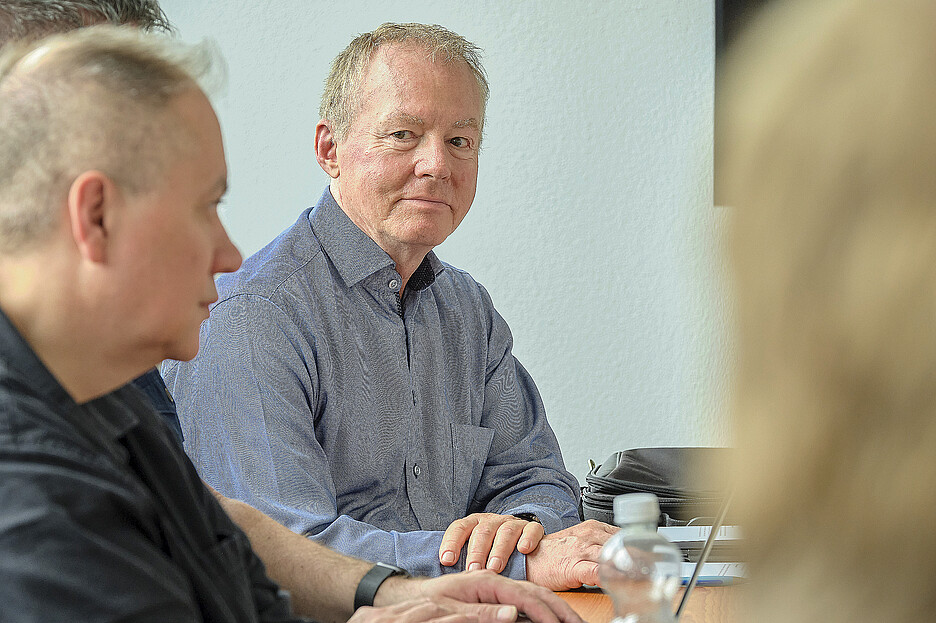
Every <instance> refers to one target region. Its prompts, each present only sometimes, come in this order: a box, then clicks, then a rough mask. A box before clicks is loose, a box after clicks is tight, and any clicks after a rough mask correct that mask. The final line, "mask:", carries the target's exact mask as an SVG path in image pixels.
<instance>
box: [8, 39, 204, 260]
mask: <svg viewBox="0 0 936 623" xmlns="http://www.w3.org/2000/svg"><path fill="white" fill-rule="evenodd" d="M213 54H214V52H213V50H212V49H211V48H210V47H206V46H198V47H189V46H185V45H183V44H181V43H179V42H178V41H175V40H171V39H169V38H167V37H163V36H158V35H147V34H144V33H141V32H140V31H139V30H138V29H136V28H129V27H116V26H92V27H89V28H83V29H80V30H76V31H74V32H71V33H67V34H62V35H54V36H52V37H50V38H48V39H44V40H41V41H38V42H35V43H31V44H17V45H11V46H9V48H7V49H6V50H5V51H4V53H3V54H2V55H0V251H6V252H10V251H15V250H17V249H19V248H21V247H23V246H24V245H26V244H28V243H30V242H32V241H35V240H38V239H40V238H42V236H43V235H45V234H47V233H49V232H50V231H51V230H52V229H53V228H54V226H55V225H56V223H57V221H58V218H59V214H60V212H61V208H62V205H63V202H64V201H65V197H67V193H68V189H69V187H70V186H71V183H72V182H73V181H74V180H75V178H76V177H77V176H78V175H80V174H81V173H82V172H84V171H89V170H97V171H101V172H102V173H104V174H105V175H107V176H108V177H110V178H111V179H112V180H114V182H115V183H116V184H117V185H118V186H119V187H120V188H121V190H122V191H123V192H126V193H128V194H135V193H141V192H146V191H149V190H151V189H152V188H153V187H154V186H155V184H156V182H157V178H158V176H159V175H160V174H161V173H162V172H163V171H164V169H165V168H166V166H167V165H168V164H169V163H170V162H171V159H172V157H173V156H177V155H178V152H179V150H180V149H183V148H186V147H187V146H188V145H189V144H188V143H187V142H186V138H185V134H186V132H185V131H184V129H183V128H180V127H179V125H178V119H177V118H176V117H175V116H174V115H171V114H170V113H169V111H168V110H167V106H168V105H169V104H170V103H171V100H172V99H173V98H174V97H175V96H177V95H179V94H181V93H185V92H188V91H190V90H192V89H197V88H198V86H197V80H198V79H199V78H201V77H202V76H204V75H205V74H206V72H208V71H209V70H210V69H211V68H212V67H213V66H214V65H215V63H214V56H213Z"/></svg>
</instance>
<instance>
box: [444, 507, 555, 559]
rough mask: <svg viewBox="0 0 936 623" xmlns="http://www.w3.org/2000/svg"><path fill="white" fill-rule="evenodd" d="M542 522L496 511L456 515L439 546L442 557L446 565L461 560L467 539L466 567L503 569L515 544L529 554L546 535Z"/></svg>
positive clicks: (515, 546) (518, 548) (521, 550)
mask: <svg viewBox="0 0 936 623" xmlns="http://www.w3.org/2000/svg"><path fill="white" fill-rule="evenodd" d="M543 534H544V530H543V526H542V525H540V524H538V523H536V522H534V521H526V520H524V519H520V518H518V517H514V516H513V515H498V514H496V513H472V514H471V515H468V516H467V517H464V518H462V519H456V520H455V521H453V522H452V523H451V524H449V527H448V528H446V530H445V534H443V535H442V545H441V547H439V561H440V562H441V563H442V564H443V565H445V566H446V567H451V566H452V565H454V564H455V563H456V562H458V556H459V553H460V552H461V550H462V546H463V545H464V544H465V541H467V542H468V550H467V552H466V553H465V569H466V570H468V571H474V570H476V569H490V570H491V571H496V572H497V573H500V572H501V571H503V570H504V567H506V566H507V559H508V558H509V557H510V555H511V554H512V553H513V551H514V548H516V549H517V551H518V552H520V553H521V554H529V553H530V552H532V551H533V550H535V549H536V546H537V545H539V542H540V539H542V538H543Z"/></svg>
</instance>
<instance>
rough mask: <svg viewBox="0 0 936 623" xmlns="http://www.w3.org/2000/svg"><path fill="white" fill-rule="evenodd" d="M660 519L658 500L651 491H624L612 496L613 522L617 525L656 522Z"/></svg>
mask: <svg viewBox="0 0 936 623" xmlns="http://www.w3.org/2000/svg"><path fill="white" fill-rule="evenodd" d="M659 519H660V502H659V501H658V500H657V496H655V495H653V494H652V493H626V494H624V495H619V496H617V497H615V498H614V523H616V524H617V525H619V526H623V525H624V524H631V523H650V522H653V523H654V524H656V523H657V521H659Z"/></svg>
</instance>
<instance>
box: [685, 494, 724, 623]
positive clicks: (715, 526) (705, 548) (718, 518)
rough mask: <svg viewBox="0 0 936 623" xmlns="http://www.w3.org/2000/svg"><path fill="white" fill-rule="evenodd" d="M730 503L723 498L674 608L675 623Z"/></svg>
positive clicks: (697, 579) (694, 584) (713, 544)
mask: <svg viewBox="0 0 936 623" xmlns="http://www.w3.org/2000/svg"><path fill="white" fill-rule="evenodd" d="M730 503H731V495H730V494H729V495H728V496H727V497H726V498H725V502H724V503H723V504H722V507H721V509H720V510H719V511H718V515H717V516H716V517H715V522H714V523H713V524H712V528H711V530H709V535H708V538H707V539H705V545H703V546H702V553H701V554H699V559H698V560H697V561H696V566H695V569H694V570H693V571H692V576H690V577H689V583H688V584H686V590H685V591H683V595H682V599H680V600H679V605H678V606H677V607H676V613H675V617H674V618H675V619H676V620H677V621H679V618H680V617H681V616H682V613H683V612H684V611H685V608H686V604H687V603H689V595H690V594H691V593H692V590H693V589H694V588H695V587H696V584H697V583H698V581H699V574H700V573H701V572H702V565H704V564H705V561H706V560H708V557H709V554H711V553H712V547H714V546H715V539H716V538H717V536H718V530H719V528H721V526H722V523H724V521H725V515H726V514H727V513H728V505H729V504H730Z"/></svg>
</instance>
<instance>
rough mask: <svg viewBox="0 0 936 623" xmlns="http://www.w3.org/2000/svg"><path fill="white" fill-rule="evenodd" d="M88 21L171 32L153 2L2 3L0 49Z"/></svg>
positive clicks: (15, 0)
mask: <svg viewBox="0 0 936 623" xmlns="http://www.w3.org/2000/svg"><path fill="white" fill-rule="evenodd" d="M91 18H94V19H97V20H104V21H106V22H108V23H110V24H115V25H119V24H129V25H132V26H136V27H137V28H140V29H142V30H146V31H153V32H167V33H168V32H172V26H171V25H170V23H169V20H168V19H167V18H166V14H165V13H163V10H162V9H161V8H160V7H159V2H157V0H3V3H2V4H0V46H3V45H4V44H6V43H8V42H10V41H17V40H24V39H38V38H39V37H44V36H46V35H50V34H52V33H56V32H67V31H69V30H74V29H76V28H80V27H82V26H88V25H90V22H89V19H91Z"/></svg>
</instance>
